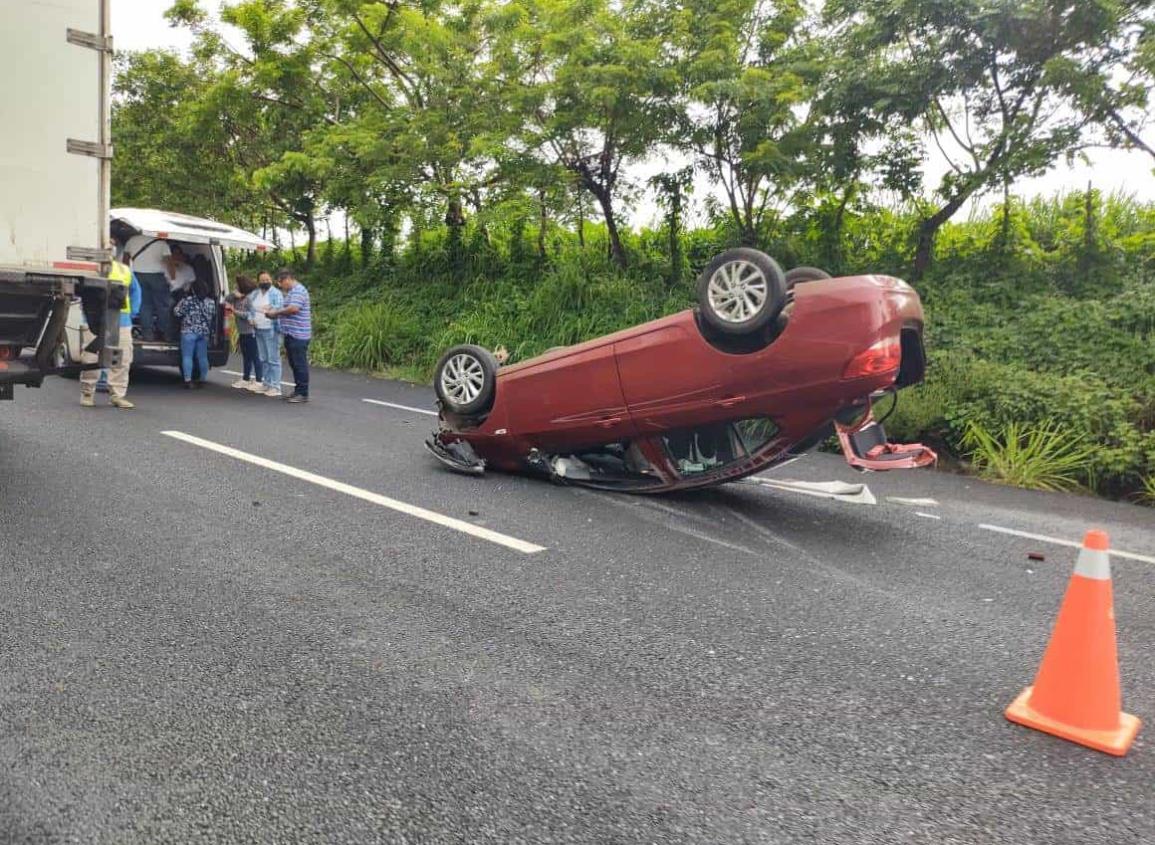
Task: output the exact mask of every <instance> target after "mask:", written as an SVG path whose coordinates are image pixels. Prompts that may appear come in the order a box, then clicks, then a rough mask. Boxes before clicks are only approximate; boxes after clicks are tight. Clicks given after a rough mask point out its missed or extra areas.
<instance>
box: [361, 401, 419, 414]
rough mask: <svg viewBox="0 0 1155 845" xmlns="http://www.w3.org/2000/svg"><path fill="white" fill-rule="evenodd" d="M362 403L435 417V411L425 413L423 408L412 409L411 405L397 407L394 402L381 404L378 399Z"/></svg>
mask: <svg viewBox="0 0 1155 845" xmlns="http://www.w3.org/2000/svg"><path fill="white" fill-rule="evenodd" d="M361 401H362V402H368V403H369V404H370V405H384V406H385V407H386V408H398V409H400V410H402V411H412V412H413V413H415V414H428V415H429V416H431V417H435V416H437V412H436V411H427V410H425V409H424V408H414V407H413V406H411V405H398V404H397V403H396V402H382V401H381V400H380V399H362V400H361Z"/></svg>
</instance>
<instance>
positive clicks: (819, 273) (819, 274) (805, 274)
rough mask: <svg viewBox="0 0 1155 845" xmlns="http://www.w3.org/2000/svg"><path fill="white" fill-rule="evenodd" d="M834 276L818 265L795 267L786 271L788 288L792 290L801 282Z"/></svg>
mask: <svg viewBox="0 0 1155 845" xmlns="http://www.w3.org/2000/svg"><path fill="white" fill-rule="evenodd" d="M832 278H834V277H833V276H831V275H830V274H829V273H827V272H826V271H825V270H820V269H819V268H817V267H795V268H794V269H793V270H790V271H788V272H787V273H786V289H787V290H790V289H791V288H792V287H794V286H795V285H796V284H798V283H799V282H817V281H821V280H822V279H832Z"/></svg>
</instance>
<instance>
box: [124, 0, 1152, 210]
mask: <svg viewBox="0 0 1155 845" xmlns="http://www.w3.org/2000/svg"><path fill="white" fill-rule="evenodd" d="M170 5H171V0H112V34H113V38H114V39H115V43H116V47H117V49H119V50H146V49H151V48H154V47H171V48H176V49H178V50H185V49H187V48H188V46H189V43H190V41H191V38H190V36H189V33H188V32H187V31H186V30H183V29H173V28H172V27H170V26H169V25H168V22H167V21H166V20H165V19H164V12H165V10H166V9H168V8H169V6H170ZM205 5H207V6H208V7H209V8H210V9H211V10H213V11H215V10H216V7H217V6H218V5H219V3H218V2H215V0H208V2H207V3H206V4H205ZM1088 156H1089V158H1090V163H1089V164H1085V163H1076V164H1075V165H1074V166H1068V165H1067V164H1066V163H1065V162H1060V163H1059V164H1057V165H1056V166H1055V167H1053V168H1052V169H1051V171H1050V172H1049V173H1047V174H1046V175H1044V176H1041V177H1038V178H1033V179H1021V180H1019V181H1018V182H1016V183H1015V184H1014V185H1013V186H1012V189H1011V190H1012V191H1013V192H1014V193H1016V194H1019V195H1032V194H1053V193H1056V192H1060V191H1083V190H1086V188H1087V183H1088V182H1090V183H1091V184H1093V185H1094V186H1095V187H1096V188H1098V189H1099V190H1101V191H1104V192H1108V193H1109V192H1113V191H1119V192H1122V193H1128V194H1132V195H1134V196H1135V197H1137V198H1138V199H1140V200H1149V201H1155V173H1153V172H1152V170H1153V166H1155V162H1152V160H1151V158H1150V156H1148V155H1146V154H1145V153H1139V152H1134V151H1123V150H1092V151H1090V152H1089V153H1088ZM661 169H662V167H661V163H660V162H652V163H647V164H646V165H644V166H642V167H640V168H638V169H637V172H636V173H635V174H634V176H635V179H636V180H638V181H644V179H645V178H646V177H647V176H649V175H651V174H652V173H654V172H657V171H659V170H661ZM945 170H946V164H945V162H944V161H943V160H942V159H941V156H939V155H938V154H937V153H935V154H934V155H932V156H928V159H927V163H926V165H925V166H924V171H925V172H926V175H927V182H928V184H933V183H935V182H936V180H937V179H938V177H939V176H941V175H942V173H943V172H945ZM707 190H708V189H707ZM702 193H703V187H702V186H698V187H697V188H696V194H697V196H699V197H700V196H702ZM656 214H657V210H656V208H654V207H653V205H652V204H651V203H645V204H643V205H642V206H640V207H639V208H638V209H637V213H636V215H635V216H634V222H635V223H638V224H643V225H645V224H649V223H652V222H653V221H654V218H655V217H656Z"/></svg>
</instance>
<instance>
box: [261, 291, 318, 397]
mask: <svg viewBox="0 0 1155 845" xmlns="http://www.w3.org/2000/svg"><path fill="white" fill-rule="evenodd" d="M277 285H278V286H279V287H280V288H281V292H282V293H283V294H284V295H285V304H284V305H283V306H282V307H280V308H274V309H270V310H269V311H266V312H265V313H266V314H267V315H268V316H269V317H275V318H277V320H278V321H279V323H280V328H281V334H283V335H284V336H285V357H286V358H288V359H289V366H290V367H292V368H293V382H294V384H293V395H292V396H290V397H289V400H288V401H290V402H292V403H294V404H299V403H302V402H308V401H309V341H311V340H312V339H313V314H312V308H311V307H310V303H309V291H308V289H307V288H306V287H305V286H304V285H303V284H301V283H300V282H298V281H297V277H296V274H294V273H293V271H292V270H289V269H283V270H278V271H277Z"/></svg>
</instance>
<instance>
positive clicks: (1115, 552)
mask: <svg viewBox="0 0 1155 845" xmlns="http://www.w3.org/2000/svg"><path fill="white" fill-rule="evenodd" d="M979 528H982V529H983V530H984V531H994V532H995V533H996V534H1010V535H1011V536H1013V537H1025V538H1026V539H1028V540H1038V541H1039V542H1040V543H1053V544H1054V545H1056V546H1067V547H1068V548H1072V549H1081V548H1083V544H1082V543H1079V542H1076V541H1074V540H1062V539H1060V538H1058V537H1048V536H1047V535H1046V534H1031V533H1030V532H1028V531H1016V530H1015V529H1013V528H1003V527H1002V526H1001V525H988V524H986V523H985V522H984V523H981V524H980V525H979ZM1108 551H1110V553H1111V556H1112V557H1125V558H1128V559H1130V560H1138V561H1142V562H1143V563H1155V557H1148V556H1147V555H1140V554H1135V552H1124V551H1120V550H1119V549H1109V550H1108Z"/></svg>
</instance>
